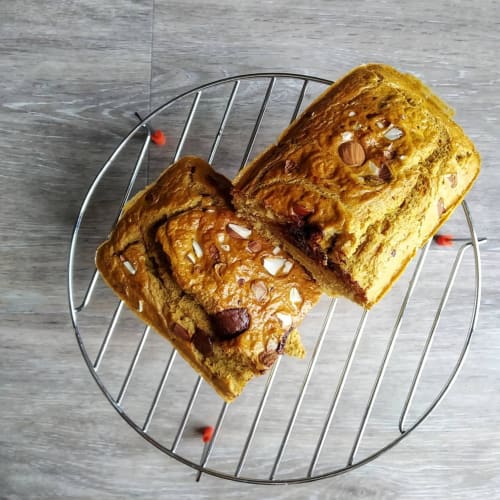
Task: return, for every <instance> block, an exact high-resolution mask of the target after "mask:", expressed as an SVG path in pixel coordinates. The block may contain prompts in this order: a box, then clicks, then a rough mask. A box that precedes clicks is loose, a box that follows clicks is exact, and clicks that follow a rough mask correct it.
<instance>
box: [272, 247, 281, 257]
mask: <svg viewBox="0 0 500 500" xmlns="http://www.w3.org/2000/svg"><path fill="white" fill-rule="evenodd" d="M280 252H281V248H280V247H274V248H273V255H278V254H279V253H280Z"/></svg>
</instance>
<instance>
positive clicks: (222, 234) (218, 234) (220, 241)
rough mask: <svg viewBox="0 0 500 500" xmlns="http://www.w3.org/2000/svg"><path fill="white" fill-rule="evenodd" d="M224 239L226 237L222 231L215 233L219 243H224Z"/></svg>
mask: <svg viewBox="0 0 500 500" xmlns="http://www.w3.org/2000/svg"><path fill="white" fill-rule="evenodd" d="M225 239H226V235H225V234H224V233H217V241H218V242H219V243H224V240H225Z"/></svg>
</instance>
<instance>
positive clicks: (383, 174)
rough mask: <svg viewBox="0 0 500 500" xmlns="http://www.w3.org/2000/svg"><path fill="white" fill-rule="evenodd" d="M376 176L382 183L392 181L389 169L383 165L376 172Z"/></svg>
mask: <svg viewBox="0 0 500 500" xmlns="http://www.w3.org/2000/svg"><path fill="white" fill-rule="evenodd" d="M378 176H379V177H380V178H381V179H382V180H383V181H384V182H390V181H391V180H392V173H391V171H390V170H389V167H388V166H387V165H386V164H385V163H384V164H383V165H382V166H381V167H380V170H379V172H378Z"/></svg>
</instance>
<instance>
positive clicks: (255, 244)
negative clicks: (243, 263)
mask: <svg viewBox="0 0 500 500" xmlns="http://www.w3.org/2000/svg"><path fill="white" fill-rule="evenodd" d="M247 248H248V250H249V251H250V252H252V253H259V252H260V251H261V250H262V243H261V242H260V241H259V240H251V241H249V242H248V245H247Z"/></svg>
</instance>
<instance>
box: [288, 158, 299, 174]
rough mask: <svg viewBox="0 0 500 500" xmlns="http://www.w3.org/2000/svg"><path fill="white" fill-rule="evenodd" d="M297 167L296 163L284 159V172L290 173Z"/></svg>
mask: <svg viewBox="0 0 500 500" xmlns="http://www.w3.org/2000/svg"><path fill="white" fill-rule="evenodd" d="M296 169H297V164H296V163H295V162H294V161H293V160H286V161H285V174H291V173H292V172H293V171H295V170H296Z"/></svg>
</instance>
